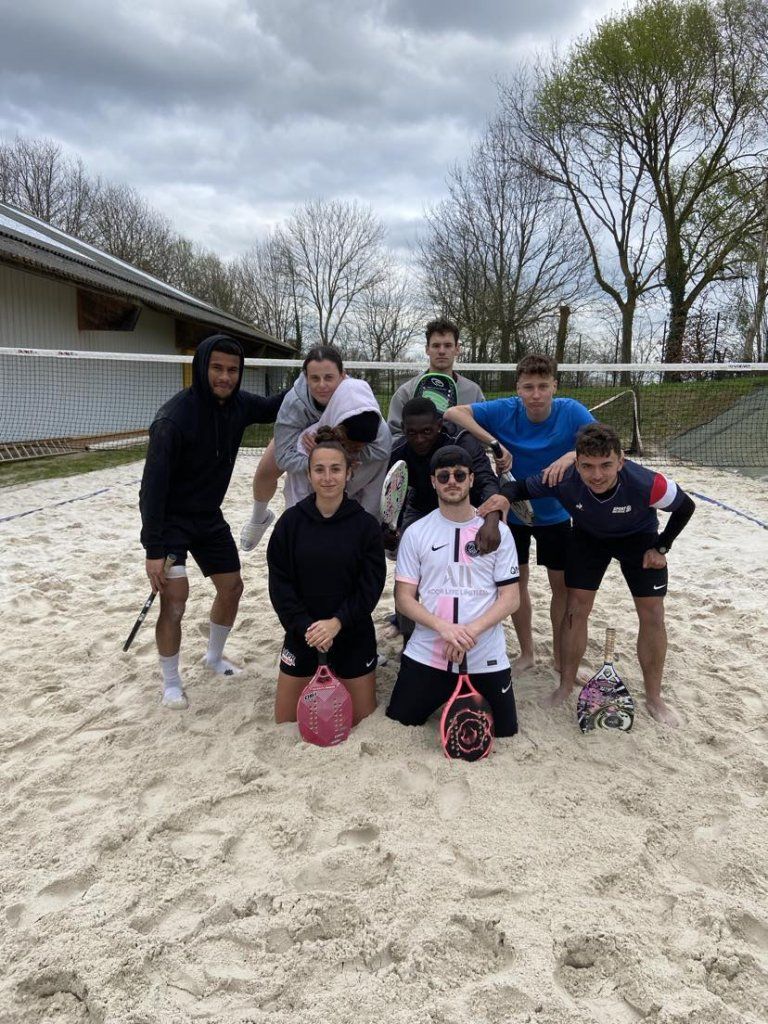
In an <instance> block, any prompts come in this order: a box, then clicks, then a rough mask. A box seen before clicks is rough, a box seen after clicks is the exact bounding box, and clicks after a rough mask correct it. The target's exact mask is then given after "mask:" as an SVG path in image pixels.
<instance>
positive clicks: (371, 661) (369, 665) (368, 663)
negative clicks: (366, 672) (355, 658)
mask: <svg viewBox="0 0 768 1024" xmlns="http://www.w3.org/2000/svg"><path fill="white" fill-rule="evenodd" d="M374 661H376V659H375V658H371V660H370V661H366V663H365V667H366V668H370V667H371V665H372V664H373V663H374Z"/></svg>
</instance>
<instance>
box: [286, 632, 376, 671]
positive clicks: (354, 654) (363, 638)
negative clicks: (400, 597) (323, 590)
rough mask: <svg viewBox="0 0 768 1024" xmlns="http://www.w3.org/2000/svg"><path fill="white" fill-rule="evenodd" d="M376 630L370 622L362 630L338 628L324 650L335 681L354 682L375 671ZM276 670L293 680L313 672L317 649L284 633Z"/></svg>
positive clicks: (296, 634)
mask: <svg viewBox="0 0 768 1024" xmlns="http://www.w3.org/2000/svg"><path fill="white" fill-rule="evenodd" d="M376 658H377V652H376V631H375V630H374V628H373V622H369V623H366V625H365V626H363V628H362V629H355V630H347V629H342V630H341V632H340V633H339V634H338V635H337V636H336V638H335V639H334V641H333V643H332V644H331V649H330V650H329V651H328V664H329V665H330V667H331V668H332V669H333V671H334V672H335V673H336V675H337V676H338V677H339V679H357V678H358V677H359V676H367V675H368V673H369V672H373V671H374V669H375V668H376ZM280 671H281V672H284V673H285V674H286V675H287V676H293V677H294V678H296V679H303V678H305V677H310V676H313V675H314V674H315V672H316V671H317V650H316V649H315V648H314V647H310V646H309V644H308V643H307V642H306V640H305V639H304V637H303V636H302V635H301V634H299V633H286V634H285V639H284V640H283V649H282V651H281V652H280Z"/></svg>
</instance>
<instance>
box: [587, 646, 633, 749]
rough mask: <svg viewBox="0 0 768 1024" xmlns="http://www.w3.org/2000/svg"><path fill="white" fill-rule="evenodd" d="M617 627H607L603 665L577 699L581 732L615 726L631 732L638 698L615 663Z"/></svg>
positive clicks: (620, 729) (617, 728) (622, 730)
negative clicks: (629, 688) (614, 648)
mask: <svg viewBox="0 0 768 1024" xmlns="http://www.w3.org/2000/svg"><path fill="white" fill-rule="evenodd" d="M615 642H616V630H615V629H610V628H609V629H606V631H605V651H604V653H603V667H602V668H601V669H600V671H599V672H597V673H596V674H595V675H593V676H592V678H591V679H590V680H589V682H588V683H586V684H585V685H584V686H582V688H581V691H580V693H579V699H578V701H577V702H576V717H577V719H578V722H579V728H580V729H581V731H582V732H584V733H586V732H592V731H593V729H615V730H618V731H620V732H629V730H630V729H631V728H632V723H633V722H634V720H635V702H634V701H633V700H632V695H631V694H630V692H629V690H628V689H627V688H626V686H625V685H624V683H623V682H622V680H621V677H620V676H619V673H618V672H617V671H616V669H615V668H614V667H613V647H614V643H615Z"/></svg>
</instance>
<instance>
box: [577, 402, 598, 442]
mask: <svg viewBox="0 0 768 1024" xmlns="http://www.w3.org/2000/svg"><path fill="white" fill-rule="evenodd" d="M571 416H572V419H573V427H574V430H573V432H574V434H576V433H578V431H579V427H583V426H584V424H585V423H595V422H596V420H595V417H594V416H593V415H592V413H591V412H590V411H589V409H588V408H587V407H586V405H582V404H581V402H577V401H576V399H575V398H574V399H573V405H572V406H571Z"/></svg>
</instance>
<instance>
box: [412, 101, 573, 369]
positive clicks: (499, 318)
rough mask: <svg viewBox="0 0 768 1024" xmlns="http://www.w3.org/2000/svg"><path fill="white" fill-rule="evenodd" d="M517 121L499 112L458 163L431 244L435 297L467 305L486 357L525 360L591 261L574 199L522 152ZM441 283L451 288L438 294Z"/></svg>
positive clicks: (468, 330)
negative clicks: (530, 339) (567, 200)
mask: <svg viewBox="0 0 768 1024" xmlns="http://www.w3.org/2000/svg"><path fill="white" fill-rule="evenodd" d="M512 129H513V124H512V122H511V121H510V120H509V119H501V118H499V119H496V120H495V121H493V122H492V123H491V124H490V125H489V126H488V129H487V130H486V133H485V135H484V136H483V138H482V140H481V141H480V143H479V144H478V145H477V147H476V148H475V150H474V152H473V153H472V156H471V158H470V160H469V162H468V164H467V166H466V167H465V168H456V169H454V170H453V171H452V172H451V175H450V178H449V183H448V190H449V198H448V199H447V200H445V201H444V202H443V203H442V204H441V205H440V206H439V207H437V208H436V209H435V210H433V211H432V212H431V214H430V215H429V216H428V222H429V226H430V234H429V235H428V236H427V239H426V240H425V242H424V243H423V244H422V263H423V267H424V272H425V274H426V276H427V278H428V279H429V280H430V283H431V286H432V287H431V292H432V296H433V298H435V299H439V300H440V305H443V306H448V305H451V304H453V305H454V306H456V307H459V308H461V310H462V313H463V314H464V316H463V317H462V318H461V322H462V327H463V328H464V329H465V335H469V336H477V337H478V338H479V339H480V343H479V345H478V346H477V347H478V356H479V357H480V358H482V359H485V358H488V357H489V356H491V355H493V357H494V358H498V359H500V360H501V361H502V362H509V361H510V360H512V359H514V360H515V361H516V360H518V359H519V358H520V356H521V355H522V354H523V353H524V352H525V350H526V348H527V344H528V343H527V336H528V335H529V334H530V333H531V331H532V330H533V329H534V327H535V326H536V325H538V324H539V323H540V322H542V321H550V320H551V318H552V315H553V314H555V313H556V312H557V310H558V308H559V306H560V305H561V303H563V302H566V303H567V302H569V301H571V300H573V299H575V298H576V296H577V294H578V292H579V289H580V285H581V278H582V268H583V262H584V258H583V254H582V252H581V248H582V243H581V238H580V235H579V233H578V230H577V228H576V227H575V225H574V223H573V222H572V219H571V216H570V214H569V212H568V210H567V209H566V207H565V204H564V203H562V202H561V201H559V200H558V198H557V197H556V196H555V195H554V192H553V189H552V186H551V185H550V184H549V183H548V182H547V181H546V180H544V179H543V178H542V177H541V176H539V175H536V174H534V173H533V172H532V171H531V169H530V167H529V166H528V162H527V161H526V160H525V159H522V158H521V153H520V147H519V138H518V137H517V136H516V134H515V132H514V131H513V130H512ZM441 286H447V288H448V292H449V294H443V295H438V294H437V291H438V288H440V287H441ZM450 293H452V294H450ZM491 343H492V344H493V352H491V351H490V347H491Z"/></svg>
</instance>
